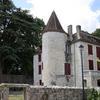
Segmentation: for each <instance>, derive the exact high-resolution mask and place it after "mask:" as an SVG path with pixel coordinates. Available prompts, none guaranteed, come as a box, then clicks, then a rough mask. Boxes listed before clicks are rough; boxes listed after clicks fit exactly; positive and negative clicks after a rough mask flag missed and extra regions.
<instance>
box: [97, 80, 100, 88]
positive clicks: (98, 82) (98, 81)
mask: <svg viewBox="0 0 100 100" xmlns="http://www.w3.org/2000/svg"><path fill="white" fill-rule="evenodd" d="M97 86H98V87H100V79H99V80H97Z"/></svg>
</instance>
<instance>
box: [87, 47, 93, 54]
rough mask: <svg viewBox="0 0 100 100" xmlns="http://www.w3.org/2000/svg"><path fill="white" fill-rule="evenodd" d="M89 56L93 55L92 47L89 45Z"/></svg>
mask: <svg viewBox="0 0 100 100" xmlns="http://www.w3.org/2000/svg"><path fill="white" fill-rule="evenodd" d="M88 54H89V55H92V54H93V50H92V45H88Z"/></svg>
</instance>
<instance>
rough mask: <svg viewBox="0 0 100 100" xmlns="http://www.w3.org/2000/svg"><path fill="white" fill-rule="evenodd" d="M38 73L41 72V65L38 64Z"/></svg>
mask: <svg viewBox="0 0 100 100" xmlns="http://www.w3.org/2000/svg"><path fill="white" fill-rule="evenodd" d="M38 67H39V68H38V73H39V74H41V65H39V66H38Z"/></svg>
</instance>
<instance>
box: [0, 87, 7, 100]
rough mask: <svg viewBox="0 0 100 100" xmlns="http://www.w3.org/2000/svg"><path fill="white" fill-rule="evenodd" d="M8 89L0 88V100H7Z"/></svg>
mask: <svg viewBox="0 0 100 100" xmlns="http://www.w3.org/2000/svg"><path fill="white" fill-rule="evenodd" d="M8 95H9V89H8V88H6V87H2V86H1V87H0V100H8Z"/></svg>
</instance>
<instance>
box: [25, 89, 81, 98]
mask: <svg viewBox="0 0 100 100" xmlns="http://www.w3.org/2000/svg"><path fill="white" fill-rule="evenodd" d="M25 100H82V90H81V89H79V88H64V87H31V88H30V87H27V88H26V99H25Z"/></svg>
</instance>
